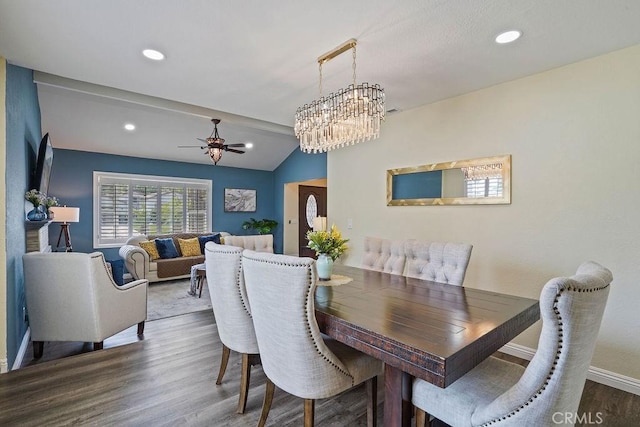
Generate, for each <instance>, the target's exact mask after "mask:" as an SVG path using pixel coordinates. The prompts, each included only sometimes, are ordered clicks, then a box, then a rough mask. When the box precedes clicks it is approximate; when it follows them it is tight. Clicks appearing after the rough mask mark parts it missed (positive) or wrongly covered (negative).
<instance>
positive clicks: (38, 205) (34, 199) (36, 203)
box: [24, 189, 47, 221]
mask: <svg viewBox="0 0 640 427" xmlns="http://www.w3.org/2000/svg"><path fill="white" fill-rule="evenodd" d="M24 198H25V200H28V201H29V202H31V204H32V205H33V209H32V210H30V211H29V212H28V213H27V219H28V220H29V221H44V220H45V219H47V214H46V213H45V211H44V209H43V207H42V205H43V204H44V203H45V201H46V199H47V198H46V196H45V195H44V194H42V193H41V192H39V191H38V190H35V189H33V190H29V191H27V192H26V193H25V194H24Z"/></svg>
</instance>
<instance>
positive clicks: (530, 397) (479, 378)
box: [412, 261, 613, 427]
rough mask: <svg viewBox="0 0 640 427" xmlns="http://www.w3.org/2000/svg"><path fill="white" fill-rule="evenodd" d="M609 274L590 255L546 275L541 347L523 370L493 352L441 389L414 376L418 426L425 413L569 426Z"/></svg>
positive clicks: (470, 422) (465, 421)
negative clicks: (569, 272)
mask: <svg viewBox="0 0 640 427" xmlns="http://www.w3.org/2000/svg"><path fill="white" fill-rule="evenodd" d="M612 280H613V276H612V275H611V272H610V271H609V270H608V269H606V268H604V267H602V266H601V265H599V264H597V263H595V262H591V261H588V262H585V263H583V264H582V265H580V267H579V268H578V271H577V272H576V274H575V275H574V276H572V277H558V278H555V279H551V280H550V281H549V282H547V284H546V285H545V286H544V288H543V289H542V292H541V295H540V315H541V318H542V332H541V334H540V339H539V342H538V350H537V351H536V354H535V355H534V357H533V359H532V360H531V362H530V363H529V365H528V366H527V368H526V369H525V368H524V367H522V366H520V365H517V364H514V363H510V362H506V361H504V360H501V359H497V358H495V357H490V358H489V359H487V360H485V361H484V362H482V363H480V364H479V365H478V366H476V367H475V368H474V369H472V370H471V371H470V372H468V373H467V374H466V375H464V376H463V377H462V378H460V379H458V380H457V381H455V382H454V383H453V384H451V385H450V386H449V387H447V388H444V389H443V388H438V387H436V386H434V385H431V384H429V383H427V382H425V381H422V380H414V382H413V398H412V402H413V404H414V406H416V408H417V410H416V417H417V418H416V421H417V423H416V425H424V420H425V418H426V414H427V413H428V414H431V415H432V416H433V417H435V418H437V419H439V420H442V421H444V422H445V423H447V424H449V425H451V426H453V427H457V426H488V425H491V426H514V427H515V426H518V427H519V426H553V425H557V423H558V420H560V422H562V423H563V425H564V422H565V418H564V415H565V414H575V413H576V411H577V410H578V405H579V403H580V398H581V395H582V390H583V388H584V383H585V380H586V377H587V371H588V369H589V364H590V363H591V357H592V355H593V350H594V347H595V341H596V337H597V335H598V329H599V328H600V322H601V320H602V315H603V312H604V308H605V304H606V302H607V296H608V294H609V284H610V283H611V281H612ZM554 414H560V415H561V416H560V415H554ZM554 417H555V418H554Z"/></svg>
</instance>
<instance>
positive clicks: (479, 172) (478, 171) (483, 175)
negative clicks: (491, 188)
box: [462, 163, 502, 181]
mask: <svg viewBox="0 0 640 427" xmlns="http://www.w3.org/2000/svg"><path fill="white" fill-rule="evenodd" d="M462 173H463V174H464V179H465V180H467V181H468V180H474V179H488V178H502V163H491V164H487V165H478V166H469V167H466V168H462Z"/></svg>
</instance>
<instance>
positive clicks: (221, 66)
mask: <svg viewBox="0 0 640 427" xmlns="http://www.w3.org/2000/svg"><path fill="white" fill-rule="evenodd" d="M638 22H640V2H639V1H637V0H607V1H600V0H563V1H557V0H483V1H478V0H460V1H446V0H429V1H424V0H402V1H401V0H397V1H390V0H352V1H341V0H328V1H322V2H321V1H307V0H300V1H267V0H261V1H260V0H245V1H232V0H219V1H210V0H209V1H207V0H182V1H175V0H173V1H172V0H138V1H126V0H110V1H102V2H98V1H86V0H65V1H48V0H21V1H15V0H0V55H1V56H4V57H5V58H6V59H7V60H8V61H9V62H10V63H11V64H15V65H19V66H23V67H27V68H30V69H33V70H36V71H38V73H36V74H35V75H36V80H37V81H38V92H39V98H40V103H41V113H42V128H43V132H50V134H51V136H52V140H53V144H54V146H55V147H58V148H68V149H74V150H85V151H94V152H102V153H113V154H122V155H129V156H136V157H148V158H157V159H167V160H177V161H185V162H193V163H210V160H209V159H208V157H207V156H205V155H203V153H202V151H201V150H200V149H199V148H178V146H179V145H198V144H199V142H198V141H197V140H196V138H206V137H207V136H209V134H210V133H211V130H212V125H211V122H210V119H211V118H212V117H218V118H221V119H222V123H221V124H220V126H219V132H220V135H221V136H222V137H223V138H225V139H226V140H227V142H228V143H234V142H248V141H251V142H253V143H254V148H253V149H251V150H248V151H247V153H246V154H242V155H237V154H231V153H225V154H224V156H223V159H222V161H221V162H220V163H219V164H220V165H225V166H234V167H245V168H252V169H263V170H273V169H274V168H275V167H277V166H278V164H280V162H281V161H282V160H284V159H285V158H286V157H287V156H288V155H289V154H290V153H291V152H292V151H293V150H294V149H296V147H297V140H296V138H295V137H294V135H293V130H292V125H293V114H294V112H295V110H296V108H297V107H299V106H301V105H303V104H305V103H308V102H309V101H311V100H313V99H315V98H317V97H318V63H317V58H318V56H320V55H322V54H323V53H325V52H327V51H329V50H331V49H333V48H334V47H336V46H338V45H340V44H341V43H343V42H345V41H346V40H348V39H350V38H355V39H357V40H358V46H357V79H358V81H359V82H360V81H366V82H370V83H379V84H380V85H381V86H382V87H384V89H385V92H386V95H387V107H386V108H387V109H395V110H399V111H403V110H408V109H411V108H415V107H417V106H420V105H424V104H428V103H432V102H435V101H438V100H441V99H445V98H449V97H452V96H456V95H460V94H463V93H467V92H471V91H474V90H478V89H481V88H484V87H487V86H491V85H495V84H498V83H502V82H505V81H509V80H513V79H517V78H520V77H523V76H527V75H531V74H534V73H538V72H541V71H544V70H548V69H552V68H555V67H560V66H563V65H566V64H569V63H572V62H576V61H579V60H582V59H586V58H589V57H593V56H598V55H601V54H603V53H606V52H610V51H613V50H617V49H621V48H625V47H628V46H632V45H636V44H639V43H640V25H638ZM510 29H518V30H520V31H522V34H523V35H522V37H521V38H520V39H519V40H517V41H516V42H514V43H511V44H508V45H498V44H496V43H495V42H494V38H495V36H496V35H497V34H499V33H500V32H502V31H505V30H510ZM145 48H153V49H157V50H160V51H162V52H163V53H164V54H165V55H166V59H165V60H164V61H159V62H155V61H151V60H149V59H147V58H145V57H143V56H142V54H141V51H142V50H143V49H145ZM351 67H352V58H351V55H350V54H348V53H345V54H343V55H341V56H339V57H337V58H335V59H334V60H332V61H330V62H329V63H327V64H325V65H324V67H323V77H324V78H323V87H324V92H325V94H326V93H329V92H331V91H335V90H337V89H339V88H341V87H345V86H347V85H348V84H349V83H350V82H351V79H352V68H351ZM127 122H131V123H134V124H135V125H136V130H135V131H133V132H129V131H125V130H124V129H123V125H124V124H125V123H127ZM383 132H384V128H383ZM212 167H213V166H212Z"/></svg>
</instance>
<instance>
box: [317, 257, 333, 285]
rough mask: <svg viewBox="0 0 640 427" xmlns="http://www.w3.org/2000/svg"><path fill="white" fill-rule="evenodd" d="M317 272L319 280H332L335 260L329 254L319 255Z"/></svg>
mask: <svg viewBox="0 0 640 427" xmlns="http://www.w3.org/2000/svg"><path fill="white" fill-rule="evenodd" d="M316 270H317V271H318V279H320V280H331V271H332V270H333V260H332V259H331V257H330V256H329V255H327V254H320V255H318V259H317V260H316Z"/></svg>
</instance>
